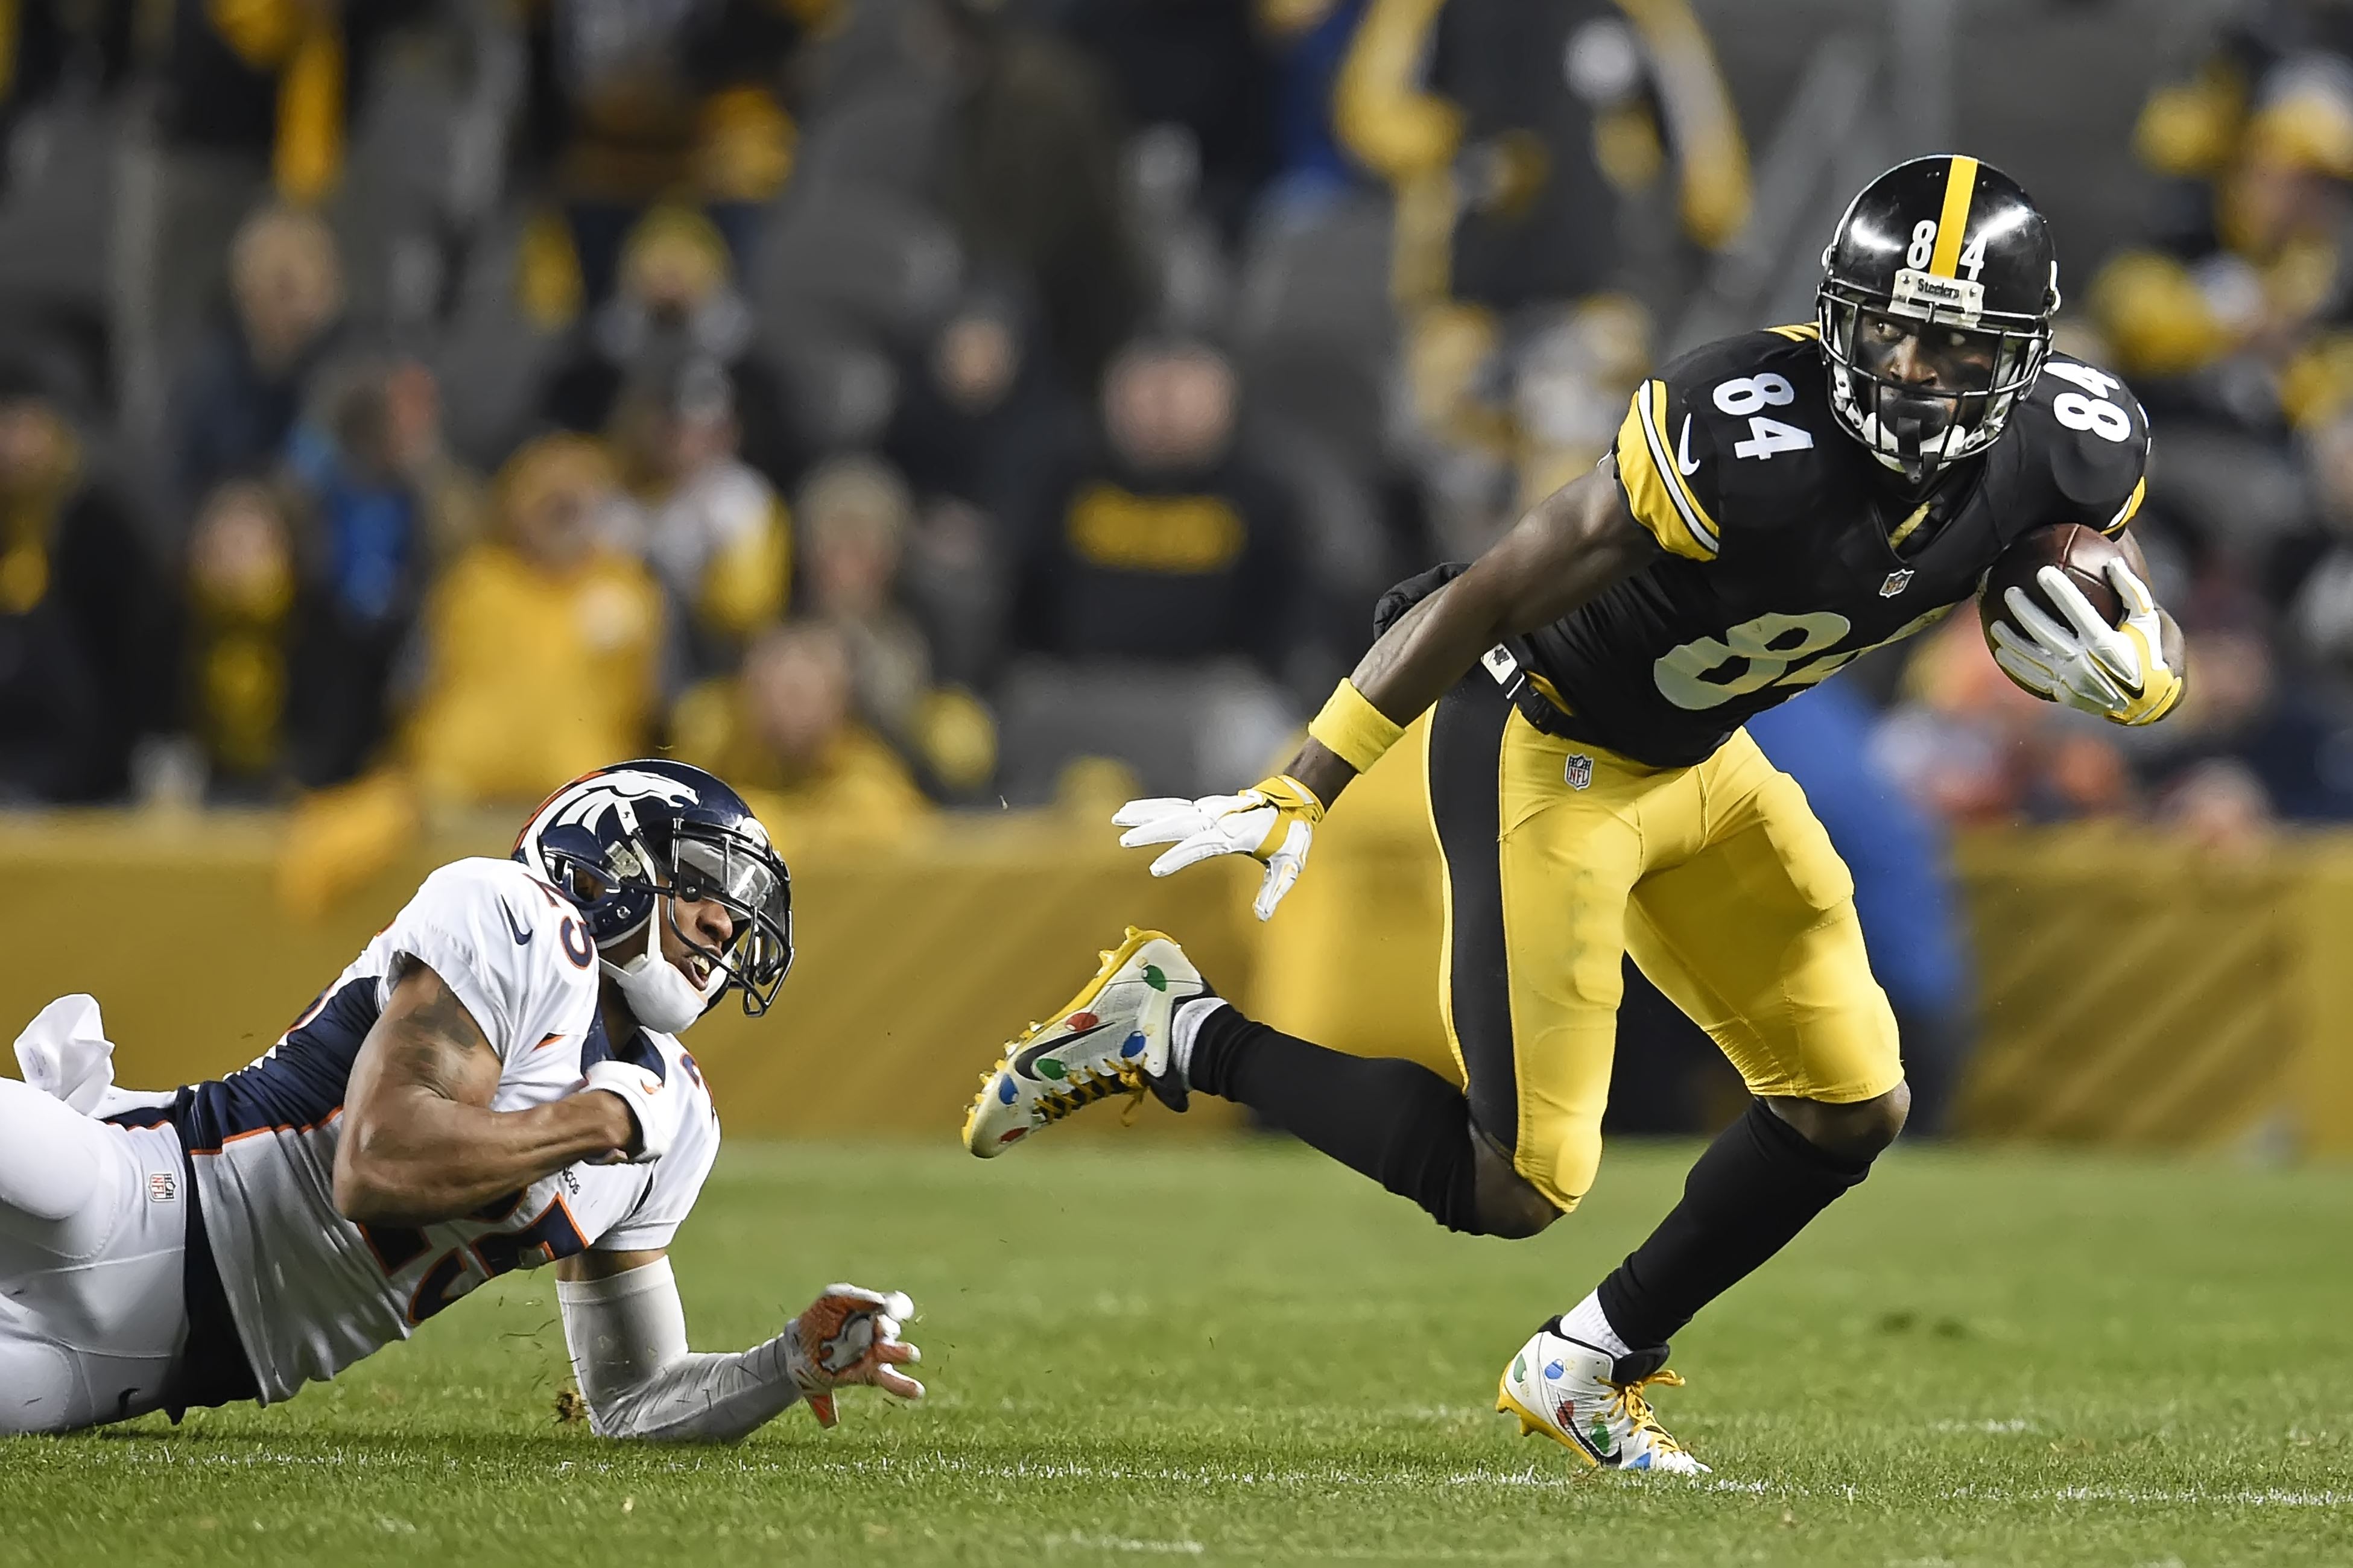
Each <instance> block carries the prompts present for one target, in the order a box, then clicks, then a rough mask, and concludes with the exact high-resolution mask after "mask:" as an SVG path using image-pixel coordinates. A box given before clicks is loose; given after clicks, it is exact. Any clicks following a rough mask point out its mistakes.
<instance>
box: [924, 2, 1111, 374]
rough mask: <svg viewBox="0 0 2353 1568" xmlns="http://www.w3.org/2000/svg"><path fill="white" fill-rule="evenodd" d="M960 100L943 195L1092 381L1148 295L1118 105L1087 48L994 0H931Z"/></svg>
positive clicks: (1051, 348)
mask: <svg viewBox="0 0 2353 1568" xmlns="http://www.w3.org/2000/svg"><path fill="white" fill-rule="evenodd" d="M934 7H935V8H934V15H936V16H939V17H940V18H941V19H942V20H944V22H945V23H946V25H947V26H946V31H947V35H948V37H950V39H951V40H952V42H953V46H954V48H953V54H954V61H955V75H956V80H957V87H958V89H959V95H960V96H959V100H958V102H957V103H956V106H955V113H954V115H953V116H952V117H951V119H950V121H949V123H948V126H947V131H946V135H945V137H944V151H943V155H942V160H941V166H940V173H939V183H940V187H941V189H940V198H941V205H943V206H944V208H945V209H946V211H947V214H948V216H949V217H950V218H951V219H952V220H953V221H954V222H955V226H956V230H957V236H958V237H959V238H960V239H961V240H962V241H963V244H964V248H965V254H966V255H967V256H968V257H970V258H972V259H973V260H974V261H975V262H976V263H977V264H978V265H979V266H980V267H981V268H983V269H985V270H987V271H990V272H993V273H997V274H1001V275H1006V276H1010V277H1015V278H1018V279H1022V281H1023V283H1024V284H1025V286H1027V287H1028V288H1029V289H1031V290H1032V291H1033V292H1034V293H1035V295H1036V297H1037V298H1038V299H1039V300H1040V301H1042V307H1043V311H1044V317H1045V321H1044V325H1045V340H1046V347H1047V350H1048V352H1049V353H1050V355H1051V356H1052V358H1053V361H1054V363H1055V367H1056V369H1057V371H1058V373H1059V374H1060V375H1061V377H1062V378H1063V379H1064V380H1065V381H1066V382H1067V383H1068V384H1070V385H1071V386H1075V387H1083V388H1088V389H1092V388H1093V386H1094V384H1095V383H1096V380H1097V378H1098V377H1100V376H1101V375H1102V374H1103V366H1104V364H1105V363H1107V362H1108V361H1109V360H1110V358H1111V356H1112V354H1113V352H1115V351H1116V350H1117V349H1118V347H1119V345H1120V343H1121V342H1123V341H1124V340H1125V339H1126V337H1127V336H1128V334H1129V333H1130V332H1132V331H1134V329H1135V325H1136V322H1137V321H1138V320H1139V319H1140V318H1141V316H1142V315H1143V313H1144V312H1145V310H1146V309H1147V308H1148V301H1147V298H1146V289H1145V286H1144V283H1143V270H1142V268H1141V265H1140V261H1139V258H1137V257H1136V256H1135V255H1134V244H1133V241H1132V238H1131V237H1130V235H1129V234H1128V232H1127V225H1126V220H1125V217H1124V214H1123V212H1122V210H1121V206H1120V185H1119V164H1118V156H1117V154H1118V149H1119V146H1120V135H1119V125H1118V112H1117V110H1116V108H1115V106H1114V104H1113V99H1112V95H1111V91H1110V89H1109V86H1108V84H1106V83H1105V82H1104V81H1103V79H1102V76H1101V73H1100V72H1098V71H1097V70H1096V68H1094V65H1093V63H1092V61H1090V60H1089V59H1088V58H1086V57H1085V56H1084V55H1082V54H1081V53H1080V52H1079V51H1078V50H1076V49H1074V48H1072V47H1070V46H1069V45H1067V44H1065V43H1063V42H1062V41H1061V40H1060V39H1059V38H1054V37H1049V36H1047V35H1045V34H1042V33H1039V32H1037V31H1034V30H1032V29H1029V28H1027V27H1024V26H1021V25H1020V24H1019V23H1018V22H1016V21H1014V20H1012V19H1010V18H1009V17H1008V15H1007V14H1006V13H1005V12H1004V11H1003V10H1001V9H1000V8H998V7H997V6H994V5H989V4H987V0H934Z"/></svg>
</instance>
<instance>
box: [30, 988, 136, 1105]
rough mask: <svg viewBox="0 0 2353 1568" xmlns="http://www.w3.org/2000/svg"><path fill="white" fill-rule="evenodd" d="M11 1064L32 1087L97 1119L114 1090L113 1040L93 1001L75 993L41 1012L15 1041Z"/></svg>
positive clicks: (59, 999) (96, 1000)
mask: <svg viewBox="0 0 2353 1568" xmlns="http://www.w3.org/2000/svg"><path fill="white" fill-rule="evenodd" d="M16 1065H17V1067H18V1068H21V1069H22V1070H23V1072H24V1075H25V1081H26V1083H28V1084H30V1085H32V1086H33V1087H34V1088H35V1089H39V1090H40V1091H41V1092H42V1093H44V1094H47V1095H50V1096H52V1097H54V1098H56V1099H58V1100H64V1101H65V1102H66V1103H67V1104H68V1105H69V1106H71V1107H73V1108H74V1109H75V1110H79V1111H80V1112H81V1113H82V1114H83V1115H84V1116H94V1115H97V1114H98V1113H99V1110H100V1105H101V1103H103V1102H105V1101H107V1100H109V1099H110V1098H111V1097H110V1094H109V1091H110V1090H111V1089H113V1088H114V1042H112V1041H111V1040H109V1039H108V1038H107V1037H106V1025H105V1023H104V1021H103V1020H101V1019H100V1017H99V1016H98V998H97V997H95V996H86V995H84V994H81V993H79V992H76V993H75V994H73V995H70V996H60V997H58V999H57V1000H56V1001H54V1002H52V1003H50V1004H49V1005H47V1006H46V1007H44V1008H42V1009H41V1010H40V1012H39V1013H38V1014H37V1015H36V1016H35V1017H34V1019H33V1021H32V1022H31V1023H29V1024H27V1025H26V1026H25V1032H24V1033H23V1034H21V1035H18V1036H17V1037H16Z"/></svg>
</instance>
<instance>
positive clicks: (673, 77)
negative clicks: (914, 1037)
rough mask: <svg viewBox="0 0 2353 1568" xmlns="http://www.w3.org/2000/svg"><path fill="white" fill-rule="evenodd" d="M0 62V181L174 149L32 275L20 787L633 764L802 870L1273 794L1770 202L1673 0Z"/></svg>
mask: <svg viewBox="0 0 2353 1568" xmlns="http://www.w3.org/2000/svg"><path fill="white" fill-rule="evenodd" d="M0 29H5V30H7V31H9V32H11V33H12V34H13V37H9V38H6V39H0V58H5V59H7V60H9V61H11V62H13V63H12V65H11V66H10V67H9V68H8V70H7V71H6V72H5V73H0V93H5V100H0V110H5V128H6V129H7V131H8V133H9V134H10V135H11V136H12V137H13V138H15V139H16V141H17V142H21V143H24V144H26V146H29V147H31V148H32V149H33V152H32V153H26V152H25V150H24V147H19V148H17V149H16V155H12V157H11V158H10V159H9V160H8V168H9V170H10V171H11V173H12V175H13V176H14V179H15V185H16V188H14V189H12V190H10V191H9V192H8V193H7V194H6V195H5V198H0V209H5V205H6V204H7V203H9V202H16V203H24V202H31V201H37V200H38V199H41V198H40V196H39V193H38V192H37V190H35V189H31V188H28V187H34V186H37V185H38V184H39V178H38V176H39V172H40V171H39V164H40V162H41V160H40V157H39V156H38V154H39V153H40V151H41V148H42V147H43V146H44V145H46V143H45V142H44V140H43V138H44V137H45V136H47V137H51V138H53V137H54V134H55V131H54V128H55V126H56V125H57V124H58V123H70V124H75V125H83V126H87V125H89V124H90V123H93V122H94V121H93V120H92V118H91V117H92V116H93V115H96V116H98V117H100V119H102V120H103V121H105V122H107V123H109V124H112V125H115V126H117V127H118V128H119V129H120V134H121V148H122V150H121V153H120V154H119V156H118V158H117V160H116V161H117V163H118V165H120V166H121V167H123V168H130V167H133V166H135V167H136V168H137V169H139V170H141V171H143V175H144V178H143V179H142V181H140V182H137V183H135V184H134V182H132V180H131V178H130V176H129V175H127V174H120V173H118V174H115V175H114V176H113V180H114V184H116V185H117V186H118V187H121V188H118V189H116V190H114V191H113V193H112V202H113V210H112V212H111V215H110V216H109V220H108V224H107V228H106V232H107V236H108V237H107V241H106V245H105V247H104V254H102V255H100V256H97V257H92V258H89V261H90V265H89V266H88V267H87V268H83V269H82V270H83V273H84V277H85V279H86V280H87V279H96V278H98V277H100V276H104V277H108V278H111V279H116V281H114V282H112V283H111V284H110V285H108V286H107V288H105V289H99V288H98V287H97V286H96V285H95V284H94V283H93V285H92V288H91V290H90V293H89V294H88V295H87V296H86V297H83V298H79V299H77V298H74V297H73V291H72V290H71V289H65V290H59V289H57V288H55V287H54V286H52V287H50V288H48V289H47V290H46V291H44V290H43V289H37V288H24V289H14V290H12V289H10V288H9V287H8V285H7V283H6V279H5V269H0V328H5V331H0V519H5V522H4V523H0V802H5V803H16V804H48V803H80V802H112V801H123V800H165V801H176V802H181V803H189V802H199V801H200V802H206V803H231V804H241V803H262V802H296V803H299V804H300V805H301V809H302V818H301V820H302V824H303V826H302V827H301V829H300V831H301V832H303V833H309V834H313V835H316V836H320V841H321V842H323V843H326V844H331V845H346V844H356V843H359V842H362V841H364V840H365V839H366V838H367V837H369V836H370V835H371V834H374V833H377V832H379V830H381V829H383V828H385V827H387V826H398V825H399V824H402V823H406V822H414V821H416V820H419V819H421V818H423V817H424V816H429V815H430V814H431V813H433V812H435V811H437V810H439V809H442V808H444V807H452V806H454V807H464V806H467V805H475V804H488V803H509V802H517V801H525V802H527V801H529V800H531V799H533V798H535V797H537V796H538V795H540V794H542V793H543V792H544V791H545V790H547V789H548V788H549V787H551V785H552V784H554V783H556V782H559V781H561V780H563V779H564V778H565V777H567V776H570V775H572V774H574V773H578V772H580V771H582V770H583V769H584V768H586V767H587V766H590V765H592V764H595V763H600V762H603V761H606V760H609V759H611V758H613V757H616V756H622V755H628V754H631V753H637V752H645V751H647V750H649V749H651V748H654V747H664V748H668V749H670V750H672V751H674V752H675V753H676V754H678V755H681V756H682V757H686V758H689V759H691V760H693V761H696V762H699V763H707V764H709V765H712V766H713V767H716V768H718V769H719V770H720V771H722V772H723V773H725V774H726V775H727V776H729V777H730V778H733V779H734V780H736V781H738V782H739V783H742V784H747V785H748V786H750V788H751V790H752V791H753V792H754V794H756V795H758V796H759V797H760V799H761V802H762V804H763V805H764V806H765V807H766V809H767V811H768V813H769V815H770V816H771V817H772V818H773V819H774V820H776V822H778V823H779V824H781V825H782V826H783V828H784V830H785V832H786V837H791V836H792V835H793V834H794V833H795V832H817V831H822V832H825V833H828V834H843V833H846V834H851V835H858V834H868V833H871V834H880V835H889V834H893V833H902V832H904V831H905V830H906V829H907V828H908V827H909V826H911V825H913V824H914V823H915V822H917V821H919V820H920V819H922V818H923V817H924V816H926V815H928V814H930V813H932V812H934V810H936V809H937V808H939V807H942V806H956V805H988V806H990V807H992V808H994V807H996V806H997V805H998V804H999V803H1000V802H1005V803H1008V804H1015V805H1019V804H1030V803H1036V802H1040V801H1045V800H1049V799H1051V798H1053V797H1054V795H1056V793H1057V791H1058V790H1060V789H1061V788H1063V787H1064V780H1065V777H1066V775H1067V773H1069V769H1070V765H1071V763H1073V762H1076V761H1080V760H1082V759H1086V758H1089V757H1092V756H1095V755H1100V754H1106V753H1107V754H1110V755H1113V756H1115V757H1118V758H1119V759H1121V761H1122V762H1123V763H1124V765H1125V766H1126V767H1127V768H1128V769H1130V770H1131V771H1132V772H1133V773H1134V774H1135V775H1136V778H1137V781H1138V782H1139V783H1140V784H1145V785H1148V786H1150V787H1154V788H1159V789H1168V790H1188V791H1189V790H1192V789H1195V788H1208V787H1211V786H1212V785H1218V784H1236V783H1240V782H1243V781H1245V780H1246V779H1247V778H1249V777H1251V776H1255V775H1256V773H1258V772H1259V771H1261V768H1262V766H1263V764H1264V763H1265V761H1266V759H1267V757H1268V756H1269V755H1271V753H1272V752H1274V751H1275V750H1276V749H1277V748H1278V747H1279V746H1281V745H1282V742H1283V740H1284V738H1285V736H1286V735H1287V734H1289V733H1290V732H1291V731H1293V729H1294V728H1295V726H1296V725H1297V724H1298V722H1299V721H1300V720H1301V718H1302V717H1303V713H1304V712H1305V711H1307V710H1310V709H1311V708H1312V706H1313V704H1314V702H1315V701H1316V700H1319V699H1320V697H1321V695H1322V693H1323V692H1324V690H1326V689H1328V688H1329V685H1330V683H1331V681H1332V680H1333V679H1335V678H1336V677H1337V675H1338V674H1340V673H1341V672H1342V671H1344V670H1345V668H1346V667H1347V665H1348V664H1349V663H1350V662H1352V661H1353V659H1354V658H1355V657H1356V654H1357V652H1358V651H1359V650H1360V649H1361V647H1362V646H1363V644H1364V641H1365V639H1366V614H1367V606H1368V605H1370V603H1371V601H1372V599H1373V597H1374V596H1375V595H1377V592H1378V590H1379V589H1380V588H1381V587H1382V586H1384V585H1385V584H1388V583H1389V582H1391V581H1393V580H1395V579H1396V578H1397V577H1398V576H1401V575H1403V574H1407V573H1409V572H1410V571H1413V570H1415V569H1417V568H1418V567H1419V566H1420V565H1422V564H1423V563H1426V562H1427V561H1429V560H1430V559H1431V558H1433V557H1434V556H1436V555H1439V554H1441V553H1450V552H1451V553H1461V552H1470V551H1474V550H1476V549H1477V548H1478V547H1479V546H1480V544H1481V543H1482V542H1483V541H1484V540H1485V538H1487V537H1488V536H1489V535H1491V534H1492V532H1493V530H1494V529H1495V528H1496V527H1498V526H1499V525H1500V524H1501V523H1502V522H1503V521H1507V520H1508V518H1509V516H1510V515H1511V514H1512V512H1513V511H1514V510H1515V508H1516V507H1517V506H1518V505H1520V504H1521V503H1522V502H1524V501H1525V500H1526V499H1528V498H1529V497H1531V496H1533V495H1535V494H1539V493H1541V492H1542V491H1543V490H1545V489H1549V488H1550V487H1551V486H1553V485H1554V484H1556V483H1557V482H1558V481H1559V480H1560V479H1563V478H1565V477H1567V475H1568V474H1570V473H1573V472H1575V471H1576V470H1577V469H1578V468H1583V467H1586V466H1588V465H1589V464H1590V463H1591V462H1592V461H1593V460H1594V458H1596V457H1597V456H1598V455H1599V452H1600V451H1601V450H1602V449H1603V448H1604V447H1606V445H1607V443H1608V441H1609V438H1610V437H1611V434H1612V432H1613V431H1614V428H1615V426H1616V424H1617V422H1618V418H1619V410H1620V407H1621V406H1622V404H1623V401H1624V398H1625V396H1626V395H1627V393H1628V391H1629V390H1630V387H1631V386H1632V385H1633V384H1634V383H1635V381H1636V380H1637V379H1638V378H1639V377H1640V376H1641V374H1642V372H1643V370H1644V369H1645V368H1646V366H1647V365H1648V363H1650V358H1651V333H1652V323H1653V321H1654V320H1655V319H1656V313H1657V312H1658V311H1659V310H1662V309H1663V308H1665V307H1666V306H1668V305H1669V304H1671V303H1672V300H1673V299H1674V298H1675V296H1676V294H1677V293H1678V292H1679V291H1680V289H1683V287H1686V286H1687V285H1688V282H1689V280H1690V279H1691V277H1692V275H1693V270H1694V268H1695V267H1696V266H1697V265H1699V264H1700V262H1701V261H1702V260H1703V259H1704V257H1705V256H1706V255H1707V254H1708V252H1709V251H1711V250H1712V249H1713V248H1715V247H1720V246H1721V245H1722V244H1724V243H1725V240H1726V239H1727V238H1729V237H1731V236H1732V235H1733V234H1734V233H1736V231H1737V229H1738V227H1739V226H1740V223H1741V221H1742V218H1743V216H1744V214H1745V207H1746V200H1747V192H1746V157H1745V153H1744V150H1743V146H1742V142H1741V138H1740V133H1739V130H1738V127H1737V124H1736V119H1735V116H1734V115H1733V113H1732V110H1731V108H1730V104H1729V101H1728V99H1727V98H1726V96H1725V92H1724V89H1723V85H1722V82H1721V79H1720V78H1719V77H1718V75H1717V73H1716V71H1715V63H1714V60H1713V58H1712V56H1711V54H1710V50H1709V47H1708V43H1707V41H1706V39H1705V37H1704V36H1703V35H1702V33H1701V31H1700V29H1699V27H1698V26H1697V25H1696V23H1695V22H1694V19H1693V17H1692V16H1691V14H1690V13H1689V12H1688V10H1686V9H1685V7H1684V5H1683V3H1682V0H1653V3H1651V4H1645V5H1624V6H1620V5H1613V4H1610V3H1609V0H1556V3H1553V4H1547V5H1525V4H1521V3H1520V0H1443V3H1432V0H1006V3H1003V4H998V3H995V0H677V3H675V4H666V5H644V4H638V3H632V0H516V3H515V4H512V5H491V6H482V5H469V4H459V3H457V0H449V3H444V4H436V3H434V0H162V3H161V4H149V5H138V4H130V3H127V0H126V3H122V4H112V5H110V4H103V3H101V4H86V3H74V0H25V4H23V5H20V6H16V7H11V8H9V10H8V11H7V12H6V13H5V14H0ZM69 110H70V111H72V112H73V113H77V114H79V115H80V116H81V117H82V118H80V119H79V120H68V119H61V117H62V116H65V115H67V113H68V111H69ZM45 127H47V128H48V129H47V130H45V129H44V128H45ZM387 127H389V129H386V128H387ZM26 170H30V171H31V172H30V174H26ZM52 183H53V184H54V183H55V182H54V181H53V182H52ZM48 199H50V200H52V201H54V200H55V199H56V198H55V195H54V193H52V194H51V195H50V196H49V197H48ZM140 257H144V258H145V259H146V261H147V262H148V264H149V265H147V266H146V268H144V270H143V272H141V271H140V269H138V268H132V267H130V266H129V265H127V262H128V261H130V260H135V259H137V258H140ZM126 275H127V276H128V277H129V281H128V282H127V283H125V282H122V281H121V279H122V278H123V277H125V276H126ZM1637 278H1639V279H1642V281H1641V283H1640V285H1639V286H1637V285H1636V284H1635V283H1634V282H1633V281H1632V280H1633V279H1637ZM141 365H144V366H146V367H148V368H149V370H150V371H151V372H152V373H153V375H154V378H155V380H156V381H157V384H158V385H159V387H160V395H158V396H157V397H154V398H151V399H149V400H148V401H149V402H150V403H152V404H153V405H154V410H153V414H152V416H150V417H148V418H147V419H146V420H145V421H144V423H143V424H142V420H141V418H140V416H139V409H138V407H137V406H136V405H137V404H138V401H139V400H138V398H137V397H136V396H135V395H133V393H132V392H131V391H129V390H127V389H126V384H127V382H128V380H129V378H130V376H131V375H132V373H133V372H134V370H136V369H137V368H138V367H139V366H141Z"/></svg>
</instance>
